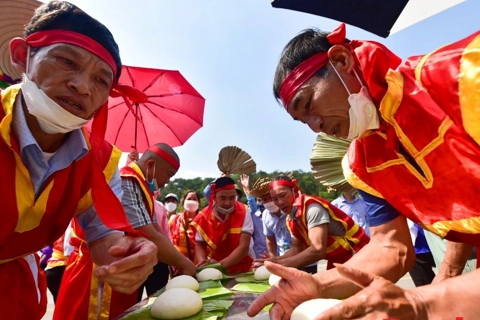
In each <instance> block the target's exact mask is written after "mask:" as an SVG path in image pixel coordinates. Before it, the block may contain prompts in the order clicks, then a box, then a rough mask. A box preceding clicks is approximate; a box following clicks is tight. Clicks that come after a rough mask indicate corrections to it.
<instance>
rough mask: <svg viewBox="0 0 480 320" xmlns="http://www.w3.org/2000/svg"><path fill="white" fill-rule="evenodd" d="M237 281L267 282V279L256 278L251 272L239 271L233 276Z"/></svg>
mask: <svg viewBox="0 0 480 320" xmlns="http://www.w3.org/2000/svg"><path fill="white" fill-rule="evenodd" d="M235 280H237V282H253V283H268V280H256V279H255V275H254V273H253V272H246V273H241V274H239V275H237V276H236V277H235Z"/></svg>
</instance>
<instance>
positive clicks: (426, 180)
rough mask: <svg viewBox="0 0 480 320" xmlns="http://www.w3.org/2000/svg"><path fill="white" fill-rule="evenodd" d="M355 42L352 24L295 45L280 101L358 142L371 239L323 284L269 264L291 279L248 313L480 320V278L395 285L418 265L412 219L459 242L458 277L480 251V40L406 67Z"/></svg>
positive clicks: (381, 49) (350, 157)
mask: <svg viewBox="0 0 480 320" xmlns="http://www.w3.org/2000/svg"><path fill="white" fill-rule="evenodd" d="M345 34H346V31H345V25H344V24H342V25H341V26H340V27H339V28H337V29H336V30H335V31H334V32H331V33H325V32H320V31H318V30H311V29H310V30H306V31H304V32H302V33H301V34H300V35H298V36H297V37H295V38H294V39H292V40H291V41H290V42H289V44H287V46H286V47H285V49H284V51H283V54H282V57H281V59H280V62H279V65H278V67H277V71H276V74H275V80H274V92H275V96H276V98H277V99H279V100H280V101H281V102H282V104H283V106H284V107H285V109H286V110H287V112H288V113H289V114H290V115H291V116H292V117H293V118H294V119H295V120H299V121H301V122H303V123H306V124H308V125H309V127H310V128H311V129H312V130H313V131H315V132H325V133H327V134H329V135H334V136H337V137H342V138H348V139H353V141H352V144H351V146H350V148H349V150H348V154H347V157H346V158H344V160H345V161H344V166H343V167H344V170H345V176H346V178H347V180H348V182H349V183H350V184H351V185H352V186H354V187H355V188H357V189H359V190H361V191H360V192H361V193H362V196H363V198H364V199H365V202H366V203H367V207H369V210H368V214H369V219H368V220H369V223H370V226H371V229H370V230H371V235H372V237H371V241H370V243H369V244H368V245H367V246H365V247H364V248H363V249H362V250H361V251H360V252H359V253H358V254H356V255H354V256H353V258H352V259H350V260H349V261H348V262H347V263H345V264H344V266H339V267H338V268H337V269H336V270H330V271H327V272H325V273H322V274H318V275H316V276H315V277H314V278H312V277H311V276H307V275H304V274H301V273H299V272H297V271H296V270H295V271H291V270H287V269H284V268H282V267H281V266H276V265H272V264H270V265H268V264H266V265H267V267H269V268H270V269H271V271H273V272H274V273H277V274H279V275H280V276H282V277H283V278H284V279H286V281H285V282H280V286H276V287H274V288H273V289H271V290H270V291H268V292H266V293H265V294H264V295H263V296H262V297H260V298H259V299H257V301H256V302H254V303H253V304H252V306H251V308H250V310H249V314H250V315H253V314H256V313H257V312H258V311H259V310H260V309H261V307H262V306H263V305H266V304H269V303H272V302H276V304H275V305H274V306H273V307H272V309H271V311H270V312H271V314H272V315H275V317H278V318H286V317H288V315H289V314H290V313H291V311H292V310H293V308H294V307H296V306H297V305H298V304H299V303H300V302H302V301H304V300H308V299H311V298H318V297H324V298H341V299H343V298H346V297H349V296H352V295H353V297H351V298H350V299H347V300H345V301H343V302H342V303H341V304H339V305H338V306H336V307H334V308H332V309H330V310H328V311H326V312H325V313H323V314H322V315H321V316H320V317H319V318H317V319H330V320H332V319H345V318H347V319H352V318H355V319H360V318H362V319H363V318H364V317H365V318H368V319H385V318H399V319H427V318H428V319H455V318H456V317H464V318H465V319H469V318H472V319H474V318H477V317H478V301H479V299H480V270H476V271H474V272H471V273H470V274H466V275H462V276H458V277H455V278H452V279H448V280H445V281H441V282H439V283H436V284H434V285H428V286H423V287H419V288H415V289H412V290H402V289H401V288H399V287H397V286H395V285H394V284H393V283H395V282H396V281H398V280H399V279H400V278H401V277H402V276H403V275H404V274H405V273H406V272H408V270H409V269H410V268H411V267H412V266H413V263H414V260H415V253H414V248H413V245H412V241H411V238H410V234H409V230H408V225H407V222H406V219H405V218H409V219H410V220H412V221H414V222H415V223H417V224H418V225H420V226H422V227H423V228H425V229H427V230H430V231H432V232H433V233H436V234H437V235H439V236H441V237H444V238H446V239H448V240H451V241H454V242H456V243H457V244H456V245H455V246H457V247H458V250H456V251H455V250H454V251H451V250H450V255H447V256H446V258H445V262H446V263H448V264H450V268H449V269H450V270H455V269H457V272H458V270H462V268H463V267H460V268H457V267H458V266H461V264H462V263H464V262H465V259H466V258H468V255H469V253H470V251H471V248H472V246H479V245H480V202H479V201H478V194H479V188H478V186H479V185H480V174H479V172H480V148H479V143H480V121H479V120H480V118H479V112H478V110H479V107H480V106H479V101H480V98H479V97H480V90H479V88H480V86H479V82H480V80H479V79H480V77H479V75H480V32H477V33H475V34H473V35H471V36H469V37H467V38H465V39H463V40H460V41H458V42H456V43H453V44H449V45H446V46H443V47H442V48H440V49H438V50H436V51H434V52H432V53H430V54H427V55H425V56H418V57H412V58H410V59H408V60H407V61H405V62H404V63H403V64H401V65H400V63H401V60H400V58H398V57H397V56H395V55H394V54H393V53H392V52H391V51H389V50H388V49H387V48H386V47H385V46H383V45H381V44H379V43H376V42H370V41H357V40H353V41H349V40H347V39H346V38H345ZM394 70H395V71H394ZM454 242H451V244H452V245H453V244H454ZM477 252H478V251H477ZM464 253H466V254H464ZM452 254H455V255H456V256H454V255H452ZM463 258H465V259H463ZM286 287H288V288H289V290H288V292H285V291H283V290H282V289H280V288H286ZM362 288H364V289H363V290H361V289H362ZM465 288H468V289H465ZM445 301H448V303H445Z"/></svg>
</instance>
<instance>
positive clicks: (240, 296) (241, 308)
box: [115, 279, 270, 320]
mask: <svg viewBox="0 0 480 320" xmlns="http://www.w3.org/2000/svg"><path fill="white" fill-rule="evenodd" d="M237 283H238V282H237V281H235V279H232V280H230V281H228V282H227V283H224V282H223V281H222V284H223V285H224V287H225V288H227V289H232V288H233V286H234V285H236V284H237ZM232 293H233V297H229V298H221V299H222V300H231V299H234V302H233V304H232V306H231V307H230V308H229V309H228V313H227V315H226V317H225V318H224V319H232V320H243V319H259V320H267V319H269V318H270V317H269V315H268V312H265V311H263V310H262V311H261V312H260V313H259V314H258V315H257V316H256V317H254V318H250V317H249V316H248V315H247V309H248V307H249V306H250V305H251V304H252V302H253V300H255V298H256V297H258V296H259V294H258V293H248V292H239V291H232ZM148 299H149V298H148V297H147V298H145V299H143V300H142V301H140V302H139V303H137V304H136V305H134V306H132V307H131V308H129V309H127V310H126V311H125V312H124V313H122V314H121V315H119V316H118V317H116V318H115V320H118V319H120V318H122V317H124V316H126V315H127V314H129V313H131V312H133V311H135V310H137V309H140V308H141V307H143V306H144V305H146V304H147V303H148Z"/></svg>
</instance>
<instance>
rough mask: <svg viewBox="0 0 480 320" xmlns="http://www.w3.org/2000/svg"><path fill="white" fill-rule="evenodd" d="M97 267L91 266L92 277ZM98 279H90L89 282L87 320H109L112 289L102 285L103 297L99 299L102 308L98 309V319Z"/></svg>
mask: <svg viewBox="0 0 480 320" xmlns="http://www.w3.org/2000/svg"><path fill="white" fill-rule="evenodd" d="M96 268H97V266H96V265H95V264H93V269H92V275H93V272H94V271H95V269H96ZM98 293H99V292H98V278H97V277H95V276H92V277H91V281H90V298H89V302H88V320H98V319H101V320H108V319H110V317H109V314H110V301H111V298H112V287H110V285H109V284H108V283H104V284H103V295H102V297H101V299H102V300H101V301H102V307H101V309H100V317H97V315H98V299H99V297H98Z"/></svg>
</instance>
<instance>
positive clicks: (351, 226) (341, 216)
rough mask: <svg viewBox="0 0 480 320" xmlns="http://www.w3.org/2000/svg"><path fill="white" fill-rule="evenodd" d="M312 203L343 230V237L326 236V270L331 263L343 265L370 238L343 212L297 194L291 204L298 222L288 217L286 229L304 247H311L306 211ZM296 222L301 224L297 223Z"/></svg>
mask: <svg viewBox="0 0 480 320" xmlns="http://www.w3.org/2000/svg"><path fill="white" fill-rule="evenodd" d="M312 203H318V204H320V205H321V206H322V207H324V208H325V209H326V210H327V211H328V214H329V215H330V219H333V220H335V221H338V222H340V223H341V224H342V226H343V227H344V229H345V235H344V236H335V235H332V234H328V236H327V250H326V255H325V259H326V260H327V261H328V263H327V269H331V268H333V267H334V266H333V263H344V262H346V261H348V260H349V259H350V258H351V257H352V255H353V253H355V252H358V251H359V250H360V249H361V248H363V247H364V246H365V245H366V244H367V243H368V242H369V241H370V238H369V237H368V236H367V234H366V233H365V231H364V230H363V228H362V227H360V226H359V225H358V224H356V223H355V222H354V221H353V219H352V218H350V217H349V216H348V215H347V214H346V213H345V212H343V211H342V210H340V209H338V208H337V207H335V206H333V205H332V204H330V202H328V201H326V200H324V199H322V198H319V197H314V196H307V195H304V194H301V193H299V195H298V196H297V198H296V199H295V202H294V204H293V205H294V206H295V207H297V212H296V213H295V216H296V217H297V218H298V219H299V220H295V219H291V217H290V215H288V216H287V227H288V229H289V230H290V233H291V234H292V235H293V236H294V237H295V238H297V239H299V240H300V241H301V242H302V243H303V244H304V245H305V246H307V247H309V246H310V245H311V241H310V238H309V237H308V226H307V217H306V210H307V207H308V205H310V204H312ZM298 221H301V222H300V223H298Z"/></svg>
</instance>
